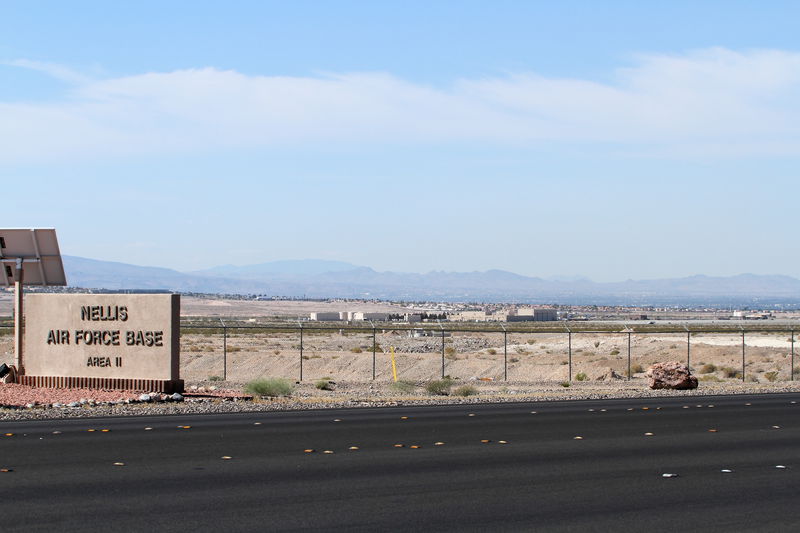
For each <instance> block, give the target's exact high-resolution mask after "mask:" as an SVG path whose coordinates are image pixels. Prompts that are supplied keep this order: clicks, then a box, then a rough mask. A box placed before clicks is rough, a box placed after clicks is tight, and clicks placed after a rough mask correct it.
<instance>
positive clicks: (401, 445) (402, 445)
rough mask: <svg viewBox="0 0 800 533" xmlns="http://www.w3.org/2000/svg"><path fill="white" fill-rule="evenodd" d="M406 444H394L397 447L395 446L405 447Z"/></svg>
mask: <svg viewBox="0 0 800 533" xmlns="http://www.w3.org/2000/svg"><path fill="white" fill-rule="evenodd" d="M404 446H405V444H395V445H394V447H395V448H402V447H404Z"/></svg>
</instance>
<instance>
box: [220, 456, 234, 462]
mask: <svg viewBox="0 0 800 533" xmlns="http://www.w3.org/2000/svg"><path fill="white" fill-rule="evenodd" d="M220 459H223V460H225V461H227V460H228V459H233V457H231V456H230V455H223V456H222V457H220Z"/></svg>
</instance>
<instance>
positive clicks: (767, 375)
mask: <svg viewBox="0 0 800 533" xmlns="http://www.w3.org/2000/svg"><path fill="white" fill-rule="evenodd" d="M764 377H765V378H766V379H767V381H769V382H770V383H772V382H773V381H775V380H776V379H778V373H777V372H775V371H774V370H773V371H771V372H767V373H765V374H764Z"/></svg>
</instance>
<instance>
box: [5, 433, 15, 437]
mask: <svg viewBox="0 0 800 533" xmlns="http://www.w3.org/2000/svg"><path fill="white" fill-rule="evenodd" d="M13 436H14V434H13V433H6V437H13Z"/></svg>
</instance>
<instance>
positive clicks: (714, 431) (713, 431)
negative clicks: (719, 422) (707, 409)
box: [708, 428, 717, 433]
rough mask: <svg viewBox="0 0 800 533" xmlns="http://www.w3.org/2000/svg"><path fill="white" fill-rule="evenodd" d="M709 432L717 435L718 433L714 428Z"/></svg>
mask: <svg viewBox="0 0 800 533" xmlns="http://www.w3.org/2000/svg"><path fill="white" fill-rule="evenodd" d="M708 432H709V433H716V432H717V430H716V429H714V428H711V429H709V430H708Z"/></svg>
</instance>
